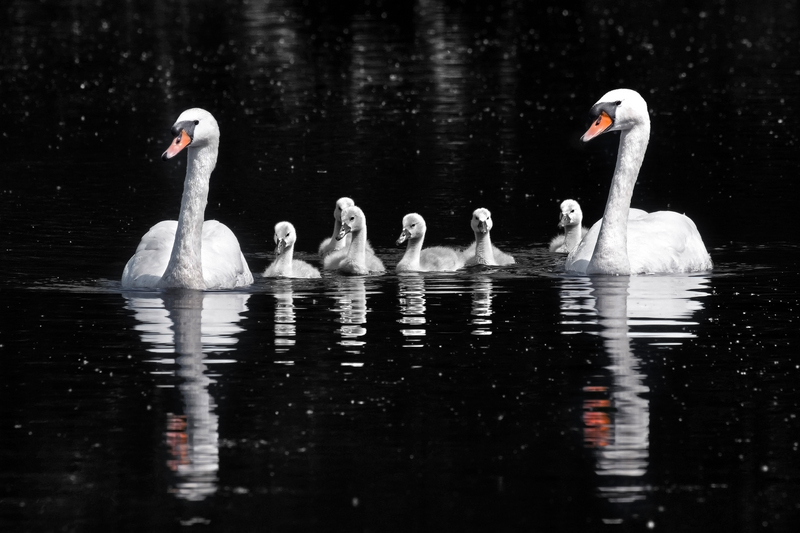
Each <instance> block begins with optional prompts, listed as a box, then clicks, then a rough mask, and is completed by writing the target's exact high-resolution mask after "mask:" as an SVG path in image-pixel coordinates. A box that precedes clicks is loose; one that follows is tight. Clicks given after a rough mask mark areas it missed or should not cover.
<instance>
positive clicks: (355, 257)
mask: <svg viewBox="0 0 800 533" xmlns="http://www.w3.org/2000/svg"><path fill="white" fill-rule="evenodd" d="M347 234H352V235H353V240H352V241H350V245H349V246H348V247H347V250H346V252H345V254H344V255H343V256H340V255H339V254H330V255H328V256H327V257H326V258H325V269H326V270H336V271H338V272H339V273H341V274H349V275H354V276H360V275H364V274H370V273H377V272H383V271H384V270H386V269H385V268H384V266H383V262H381V260H380V259H379V258H378V257H377V256H376V255H375V254H374V253H371V252H368V251H367V218H366V217H365V216H364V212H363V211H362V210H361V208H360V207H358V206H355V205H353V206H350V207H348V208H346V209H345V210H344V211H342V229H341V230H339V235H337V236H336V238H337V239H338V240H342V239H344V237H345V235H347Z"/></svg>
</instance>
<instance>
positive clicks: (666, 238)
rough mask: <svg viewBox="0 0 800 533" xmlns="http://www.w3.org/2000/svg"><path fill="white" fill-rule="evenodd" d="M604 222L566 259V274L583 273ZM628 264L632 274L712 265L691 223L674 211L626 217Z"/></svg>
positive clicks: (637, 212) (633, 211)
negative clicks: (567, 272) (568, 272)
mask: <svg viewBox="0 0 800 533" xmlns="http://www.w3.org/2000/svg"><path fill="white" fill-rule="evenodd" d="M602 223H603V220H602V219H600V220H598V221H597V222H596V223H595V224H594V225H593V226H592V228H591V229H590V230H589V233H587V234H586V236H585V237H584V238H583V240H582V241H581V243H580V244H579V245H578V248H576V249H575V251H574V252H573V253H571V254H570V255H569V256H568V257H567V262H566V270H567V271H570V272H580V273H585V272H586V269H587V267H588V265H589V261H590V260H591V258H592V254H593V253H594V247H595V245H596V244H597V237H598V235H599V234H600V228H601V226H602ZM628 260H629V261H630V265H631V274H654V273H663V272H675V273H681V272H703V271H706V270H711V269H712V267H713V263H712V261H711V256H709V254H708V252H707V251H706V247H705V245H704V244H703V239H702V238H701V237H700V233H699V232H698V231H697V226H695V224H694V222H692V220H691V219H690V218H689V217H687V216H685V215H681V214H679V213H676V212H674V211H656V212H654V213H647V212H646V211H642V210H641V209H631V210H630V213H629V215H628Z"/></svg>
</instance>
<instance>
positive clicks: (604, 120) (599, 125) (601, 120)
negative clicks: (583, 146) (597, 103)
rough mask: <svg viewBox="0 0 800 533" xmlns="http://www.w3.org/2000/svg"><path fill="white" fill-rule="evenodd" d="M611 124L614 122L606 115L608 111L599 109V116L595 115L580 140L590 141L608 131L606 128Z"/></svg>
mask: <svg viewBox="0 0 800 533" xmlns="http://www.w3.org/2000/svg"><path fill="white" fill-rule="evenodd" d="M612 124H614V121H613V120H611V117H610V116H608V113H606V112H605V111H601V112H600V116H599V117H597V120H595V121H594V122H593V123H592V125H591V126H589V129H588V130H586V133H584V134H583V137H581V140H582V141H583V142H587V141H591V140H592V139H594V138H595V137H597V136H598V135H601V134H603V133H605V132H606V131H608V128H610V127H611V125H612Z"/></svg>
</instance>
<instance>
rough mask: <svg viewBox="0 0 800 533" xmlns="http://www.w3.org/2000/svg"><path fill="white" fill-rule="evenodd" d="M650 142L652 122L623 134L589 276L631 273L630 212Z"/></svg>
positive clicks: (589, 267)
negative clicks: (634, 190) (637, 179)
mask: <svg viewBox="0 0 800 533" xmlns="http://www.w3.org/2000/svg"><path fill="white" fill-rule="evenodd" d="M649 139H650V124H649V123H644V124H638V125H636V126H634V127H633V128H631V129H629V130H624V131H622V133H621V134H620V138H619V152H618V153H617V166H616V168H615V169H614V178H613V179H612V180H611V189H610V190H609V192H608V200H607V201H606V210H605V212H604V213H603V225H602V226H601V228H600V235H598V237H597V244H596V245H595V248H594V253H593V254H592V259H591V260H590V261H589V266H588V268H587V270H586V272H587V273H588V274H618V275H628V274H630V273H631V266H630V262H629V261H628V213H629V211H630V208H631V197H632V196H633V187H634V185H636V178H637V177H638V176H639V169H640V168H641V166H642V161H643V160H644V154H645V151H646V150H647V143H648V141H649Z"/></svg>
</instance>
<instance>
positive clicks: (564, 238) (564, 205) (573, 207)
mask: <svg viewBox="0 0 800 533" xmlns="http://www.w3.org/2000/svg"><path fill="white" fill-rule="evenodd" d="M560 209H561V215H559V217H558V227H559V228H564V234H563V235H561V234H559V235H556V236H555V237H553V239H552V240H551V241H550V251H551V252H555V253H559V254H568V253H569V252H571V251H572V250H574V249H575V248H577V246H578V244H579V243H580V242H581V239H583V237H584V235H586V233H587V232H588V231H589V229H588V228H586V227H584V226H583V225H582V224H581V223H582V222H583V211H581V206H580V204H579V203H578V202H577V201H575V200H564V201H563V202H561V208H560Z"/></svg>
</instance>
